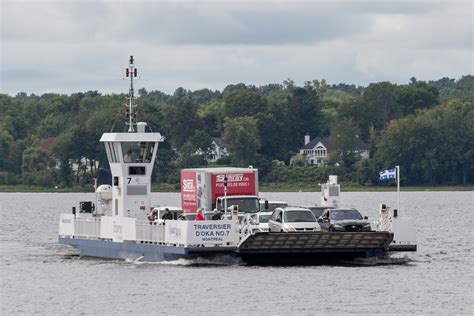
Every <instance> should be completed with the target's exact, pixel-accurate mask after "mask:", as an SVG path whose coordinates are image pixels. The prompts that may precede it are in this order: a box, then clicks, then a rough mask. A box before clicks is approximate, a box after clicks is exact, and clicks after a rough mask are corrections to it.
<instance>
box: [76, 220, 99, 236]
mask: <svg viewBox="0 0 474 316" xmlns="http://www.w3.org/2000/svg"><path fill="white" fill-rule="evenodd" d="M74 235H76V236H77V237H84V238H99V237H100V218H96V217H76V218H75V220H74Z"/></svg>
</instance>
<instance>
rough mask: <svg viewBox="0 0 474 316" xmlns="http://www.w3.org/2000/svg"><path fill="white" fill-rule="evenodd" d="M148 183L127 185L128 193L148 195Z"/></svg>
mask: <svg viewBox="0 0 474 316" xmlns="http://www.w3.org/2000/svg"><path fill="white" fill-rule="evenodd" d="M146 194H147V192H146V185H129V186H127V195H146Z"/></svg>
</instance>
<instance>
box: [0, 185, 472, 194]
mask: <svg viewBox="0 0 474 316" xmlns="http://www.w3.org/2000/svg"><path fill="white" fill-rule="evenodd" d="M259 189H260V191H261V192H300V191H301V192H319V191H321V188H320V186H319V185H317V184H315V185H308V184H283V183H277V184H275V183H263V184H260V187H259ZM341 190H342V191H343V192H391V191H396V190H397V187H396V186H370V187H369V186H361V185H358V184H354V183H346V184H344V183H341ZM400 190H401V191H404V192H406V191H420V192H424V191H474V186H473V185H459V186H410V187H403V186H402V187H400ZM0 192H39V193H41V192H59V193H67V192H94V187H93V186H92V185H88V186H83V187H82V186H78V187H57V188H55V187H40V186H26V185H0ZM152 192H179V188H177V186H176V185H173V184H160V185H156V184H154V185H153V187H152Z"/></svg>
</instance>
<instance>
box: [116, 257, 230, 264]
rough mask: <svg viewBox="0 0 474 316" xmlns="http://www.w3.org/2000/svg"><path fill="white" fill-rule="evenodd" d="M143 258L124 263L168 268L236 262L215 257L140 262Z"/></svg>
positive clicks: (227, 258)
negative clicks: (165, 266)
mask: <svg viewBox="0 0 474 316" xmlns="http://www.w3.org/2000/svg"><path fill="white" fill-rule="evenodd" d="M142 258H143V257H140V258H137V259H135V260H130V259H127V260H125V262H128V263H131V264H137V265H170V266H230V265H234V264H237V263H238V262H237V260H236V259H235V257H232V256H225V255H223V256H216V257H213V258H193V259H178V260H172V261H159V262H155V261H142V260H141V259H142Z"/></svg>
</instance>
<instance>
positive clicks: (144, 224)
mask: <svg viewBox="0 0 474 316" xmlns="http://www.w3.org/2000/svg"><path fill="white" fill-rule="evenodd" d="M136 230H137V241H138V242H165V226H164V225H163V224H158V223H156V222H149V221H137V222H136Z"/></svg>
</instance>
